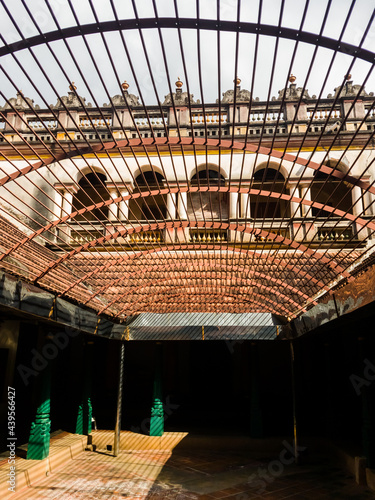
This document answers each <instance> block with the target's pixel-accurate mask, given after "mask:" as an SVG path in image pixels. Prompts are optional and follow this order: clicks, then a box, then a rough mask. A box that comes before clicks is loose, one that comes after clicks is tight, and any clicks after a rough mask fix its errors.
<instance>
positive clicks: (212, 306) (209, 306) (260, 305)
mask: <svg viewBox="0 0 375 500" xmlns="http://www.w3.org/2000/svg"><path fill="white" fill-rule="evenodd" d="M213 297H214V300H213V301H212V302H207V303H206V304H205V308H204V311H202V312H207V311H208V312H216V313H217V312H218V299H219V297H220V296H219V297H217V296H216V295H215V296H213ZM242 304H244V305H246V306H249V305H250V304H253V305H252V308H251V311H249V312H253V313H254V305H255V306H256V307H257V309H255V310H256V314H259V313H260V312H269V313H274V312H275V309H274V308H271V307H270V306H268V304H265V303H264V302H259V301H252V302H250V301H246V302H243V301H242V300H239V299H237V300H236V303H235V304H233V303H230V304H225V303H223V304H221V305H220V312H233V311H234V312H243V311H242V310H240V305H242ZM234 306H235V309H234ZM193 307H194V311H191V310H192V309H193ZM153 309H155V308H153ZM178 309H181V308H178ZM201 309H202V305H201V302H199V303H197V305H195V303H194V302H192V301H190V302H189V304H187V305H186V307H185V309H184V311H183V312H199V311H200V310H201ZM141 312H142V310H141V309H136V310H134V311H133V312H132V315H136V314H140V313H141ZM149 312H152V311H149ZM154 312H157V313H162V312H166V313H168V312H176V308H174V309H173V310H172V311H171V310H170V308H167V307H164V308H161V307H158V308H157V310H156V311H154ZM181 312H182V311H181Z"/></svg>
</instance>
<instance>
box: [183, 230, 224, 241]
mask: <svg viewBox="0 0 375 500" xmlns="http://www.w3.org/2000/svg"><path fill="white" fill-rule="evenodd" d="M189 241H190V243H221V242H223V241H228V231H226V230H223V229H190V231H189Z"/></svg>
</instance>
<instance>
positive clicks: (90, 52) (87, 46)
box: [64, 2, 135, 223]
mask: <svg viewBox="0 0 375 500" xmlns="http://www.w3.org/2000/svg"><path fill="white" fill-rule="evenodd" d="M69 5H70V7H71V10H72V13H73V15H74V18H75V20H76V22H77V25H80V24H79V19H78V18H77V16H76V14H75V12H74V8H73V7H72V5H71V3H70V2H69ZM82 38H83V41H84V44H85V47H86V49H87V51H88V53H89V55H90V57H91V60H92V62H93V64H94V67H95V68H96V70H97V73H98V75H99V78H100V80H101V83H102V85H103V88H104V90H105V92H106V94H107V97H108V98H109V100H110V102H111V104H112V110H113V111H114V113H115V115H116V117H117V120H118V122H119V123H120V124H121V120H120V119H119V116H118V113H117V109H116V107H115V106H114V105H113V102H112V99H111V96H110V94H109V92H108V89H107V88H106V85H105V83H104V80H103V79H102V77H101V75H100V71H99V68H98V66H97V64H96V61H95V58H94V57H93V54H92V51H91V48H90V46H89V44H88V43H87V40H86V39H85V37H84V36H82ZM102 40H103V34H102ZM64 42H65V46H66V48H67V50H68V52H69V54H70V56H71V57H72V59H73V61H74V63H75V65H76V67H77V69H78V71H79V73H80V75H81V78H82V79H83V81H84V83H85V85H86V86H87V88H88V89H90V86H89V85H88V83H87V81H86V79H85V77H84V75H83V73H82V71H81V70H80V68H79V65H78V63H77V61H76V58H75V56H74V54H73V53H72V51H71V49H70V47H69V45H68V44H67V43H66V41H65V40H64ZM103 43H104V45H105V47H106V50H107V54H108V56H109V58H110V60H111V63H112V68H113V71H114V74H115V75H116V77H117V80H118V76H117V73H116V70H115V67H114V65H113V61H112V58H111V55H110V52H109V51H108V47H107V45H106V43H105V40H103ZM120 88H121V86H120ZM75 93H76V92H75ZM90 93H91V92H90ZM76 95H77V97H78V99H79V100H80V102H81V105H82V106H83V108H84V109H85V105H84V103H83V102H82V100H81V99H80V98H79V96H78V94H77V93H76ZM91 95H92V98H93V100H94V102H95V103H96V106H97V109H99V112H100V114H101V117H102V119H103V120H104V122H105V123H107V122H106V121H105V119H104V115H103V113H102V111H101V109H100V107H99V105H98V103H97V102H96V99H95V97H94V96H93V94H92V93H91ZM124 101H125V102H126V104H127V99H126V98H125V97H124ZM85 111H86V115H87V116H88V117H89V120H90V122H91V125H92V126H93V128H94V130H95V131H96V127H95V126H94V124H93V122H92V120H91V118H90V116H89V114H88V113H87V109H85ZM133 121H134V120H133ZM134 123H135V121H134ZM107 125H108V124H107ZM107 128H108V130H109V132H110V134H111V136H112V138H113V133H112V130H111V129H110V127H109V126H107ZM121 128H122V131H123V133H124V135H125V137H126V133H125V130H124V128H123V126H122V124H121ZM96 132H97V131H96ZM97 135H98V137H99V139H100V142H101V144H102V145H104V143H103V141H102V140H101V137H100V134H98V133H97ZM86 142H87V141H86ZM87 144H88V142H87ZM107 156H108V155H107ZM108 159H109V160H111V157H110V156H108ZM98 160H99V159H98ZM99 162H100V163H101V165H102V166H103V164H102V162H101V161H100V160H99ZM111 163H112V166H113V168H114V169H115V171H116V172H117V174H118V175H119V177H120V179H122V176H121V174H120V173H119V171H118V170H117V167H116V165H115V164H114V162H113V161H112V160H111ZM103 168H104V166H103ZM104 170H105V171H106V173H107V174H108V171H107V170H106V169H105V168H104ZM111 181H112V182H113V183H114V185H115V186H116V188H117V184H116V183H115V182H114V181H113V179H112V178H111ZM90 184H91V182H90ZM91 187H93V186H92V184H91ZM117 189H118V188H117ZM95 191H96V189H95ZM107 192H108V195H109V196H110V193H109V191H108V190H107ZM97 194H98V193H97ZM113 215H115V217H116V219H117V222H118V223H120V220H119V219H118V217H117V215H116V214H113ZM123 215H124V214H123Z"/></svg>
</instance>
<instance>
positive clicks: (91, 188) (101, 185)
mask: <svg viewBox="0 0 375 500" xmlns="http://www.w3.org/2000/svg"><path fill="white" fill-rule="evenodd" d="M106 180H107V178H106V176H105V175H104V174H101V173H100V172H90V173H88V174H86V175H83V176H82V177H81V179H80V181H79V182H78V184H79V187H80V189H79V190H78V191H77V193H76V194H75V195H74V196H73V208H74V209H75V210H80V209H81V208H84V207H88V206H90V205H94V204H95V203H99V202H101V201H103V200H108V199H109V193H108V190H107V188H106V186H105V183H106ZM107 218H108V206H107V207H102V208H95V209H94V210H91V211H89V212H85V213H84V214H82V215H77V216H76V217H75V220H90V221H92V220H97V219H99V220H105V219H107Z"/></svg>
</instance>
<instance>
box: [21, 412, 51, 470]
mask: <svg viewBox="0 0 375 500" xmlns="http://www.w3.org/2000/svg"><path fill="white" fill-rule="evenodd" d="M50 430H51V421H50V419H49V417H37V418H36V419H35V421H34V422H32V423H31V430H30V438H29V444H28V447H27V455H26V458H27V460H43V459H44V458H46V457H48V454H49V440H50Z"/></svg>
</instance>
